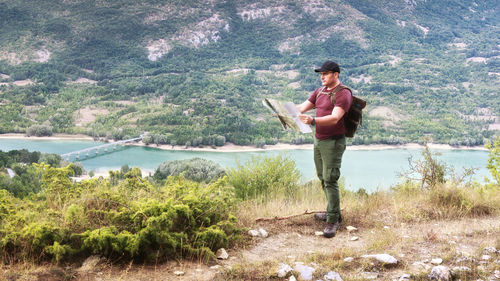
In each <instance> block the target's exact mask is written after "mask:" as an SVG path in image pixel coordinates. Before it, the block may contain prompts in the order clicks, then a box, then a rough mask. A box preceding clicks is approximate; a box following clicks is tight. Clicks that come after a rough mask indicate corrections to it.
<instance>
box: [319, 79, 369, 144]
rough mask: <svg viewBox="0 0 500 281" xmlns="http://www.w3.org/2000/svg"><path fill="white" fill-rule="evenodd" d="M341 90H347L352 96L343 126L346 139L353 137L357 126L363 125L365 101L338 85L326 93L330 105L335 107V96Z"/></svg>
mask: <svg viewBox="0 0 500 281" xmlns="http://www.w3.org/2000/svg"><path fill="white" fill-rule="evenodd" d="M343 89H347V90H349V92H351V96H352V104H351V107H350V108H349V110H348V111H347V112H346V113H345V118H344V126H345V130H346V133H345V136H346V137H348V138H352V137H354V133H355V132H356V130H357V129H358V125H361V126H362V125H363V108H365V106H366V101H365V100H363V99H361V98H358V97H356V96H354V95H353V94H352V90H351V89H350V88H349V87H346V86H344V85H338V86H337V87H335V89H333V91H331V92H330V93H328V95H329V96H330V99H331V100H332V105H333V106H335V94H336V93H337V92H338V91H340V90H343Z"/></svg>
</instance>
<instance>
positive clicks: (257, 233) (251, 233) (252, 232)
mask: <svg viewBox="0 0 500 281" xmlns="http://www.w3.org/2000/svg"><path fill="white" fill-rule="evenodd" d="M248 235H250V236H252V237H257V236H259V235H260V233H259V232H258V231H257V230H255V229H250V230H249V231H248Z"/></svg>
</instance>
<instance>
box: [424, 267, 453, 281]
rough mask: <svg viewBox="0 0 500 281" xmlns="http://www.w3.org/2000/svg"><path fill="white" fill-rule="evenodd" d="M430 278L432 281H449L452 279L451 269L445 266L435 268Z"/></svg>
mask: <svg viewBox="0 0 500 281" xmlns="http://www.w3.org/2000/svg"><path fill="white" fill-rule="evenodd" d="M428 277H429V279H430V280H439V281H448V280H451V278H452V276H451V271H450V269H449V268H448V267H446V266H443V265H438V266H435V267H433V268H432V270H431V273H429V275H428Z"/></svg>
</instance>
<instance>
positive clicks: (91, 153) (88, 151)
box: [61, 135, 143, 161]
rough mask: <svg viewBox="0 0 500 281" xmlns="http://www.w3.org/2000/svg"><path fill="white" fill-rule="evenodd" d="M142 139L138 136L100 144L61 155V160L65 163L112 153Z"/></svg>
mask: <svg viewBox="0 0 500 281" xmlns="http://www.w3.org/2000/svg"><path fill="white" fill-rule="evenodd" d="M142 137H143V135H140V136H139V137H137V138H132V139H126V140H120V141H115V142H111V143H105V144H101V145H98V146H93V147H89V148H85V149H80V150H77V151H72V152H68V153H64V154H61V157H62V158H63V159H66V160H67V161H70V159H73V160H79V159H81V158H89V157H96V156H99V155H102V154H106V153H111V152H114V151H116V150H118V148H120V147H123V146H125V145H127V144H129V143H132V142H137V141H140V140H142Z"/></svg>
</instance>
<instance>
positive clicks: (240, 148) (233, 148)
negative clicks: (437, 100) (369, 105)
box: [0, 134, 487, 152]
mask: <svg viewBox="0 0 500 281" xmlns="http://www.w3.org/2000/svg"><path fill="white" fill-rule="evenodd" d="M0 139H30V140H38V139H40V140H88V141H92V140H93V138H92V137H89V136H86V135H68V134H56V135H54V136H50V137H27V136H25V135H24V134H0ZM132 145H135V146H147V147H152V148H158V149H163V150H177V151H212V152H252V151H265V150H296V149H305V150H311V149H312V148H313V145H312V144H300V145H297V144H286V143H278V144H275V145H266V146H265V147H264V148H257V147H255V146H244V145H234V144H232V143H226V144H225V145H224V146H217V147H209V146H205V147H189V148H186V147H185V146H184V145H176V146H172V145H154V144H152V145H145V144H143V143H142V142H141V143H134V144H132ZM428 146H429V147H430V148H431V149H442V150H487V149H486V148H485V147H484V146H473V147H469V146H458V147H454V146H450V145H448V144H437V143H430V144H428ZM423 147H424V146H423V145H421V144H416V143H409V144H404V145H387V144H370V145H348V146H347V150H384V149H422V148H423Z"/></svg>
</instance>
